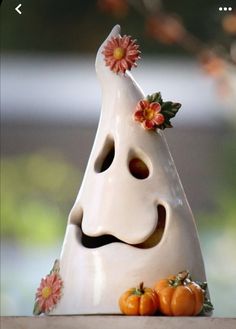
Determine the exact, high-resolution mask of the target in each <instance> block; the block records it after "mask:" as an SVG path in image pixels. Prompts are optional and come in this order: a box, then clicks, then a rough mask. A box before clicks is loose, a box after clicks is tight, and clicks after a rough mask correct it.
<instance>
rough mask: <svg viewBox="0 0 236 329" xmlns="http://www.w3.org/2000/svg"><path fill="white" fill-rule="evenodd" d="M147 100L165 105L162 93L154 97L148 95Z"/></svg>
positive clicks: (155, 94) (153, 95)
mask: <svg viewBox="0 0 236 329" xmlns="http://www.w3.org/2000/svg"><path fill="white" fill-rule="evenodd" d="M146 100H147V101H148V102H149V103H154V102H156V103H160V104H161V105H162V103H163V100H162V97H161V93H160V92H158V93H154V94H152V95H147V97H146Z"/></svg>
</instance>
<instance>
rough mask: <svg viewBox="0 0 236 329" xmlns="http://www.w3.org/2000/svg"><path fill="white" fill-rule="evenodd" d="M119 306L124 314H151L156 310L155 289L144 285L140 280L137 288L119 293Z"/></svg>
mask: <svg viewBox="0 0 236 329" xmlns="http://www.w3.org/2000/svg"><path fill="white" fill-rule="evenodd" d="M119 306H120V310H121V312H122V313H124V314H126V315H152V314H154V313H156V311H157V310H158V307H159V301H158V296H157V294H156V293H155V291H154V290H153V289H151V288H146V287H144V286H143V282H142V283H140V286H139V287H138V288H131V289H129V290H127V291H126V292H124V293H123V294H122V295H121V297H120V299H119Z"/></svg>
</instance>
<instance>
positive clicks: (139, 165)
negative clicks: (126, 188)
mask: <svg viewBox="0 0 236 329" xmlns="http://www.w3.org/2000/svg"><path fill="white" fill-rule="evenodd" d="M129 171H130V173H131V174H132V175H133V176H134V177H135V178H137V179H145V178H147V177H148V176H149V169H148V166H147V165H146V163H145V162H144V161H143V160H141V159H140V158H138V157H136V158H133V159H131V160H130V162H129Z"/></svg>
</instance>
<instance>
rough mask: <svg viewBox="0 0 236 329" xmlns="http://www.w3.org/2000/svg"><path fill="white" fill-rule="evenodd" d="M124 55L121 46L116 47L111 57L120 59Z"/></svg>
mask: <svg viewBox="0 0 236 329" xmlns="http://www.w3.org/2000/svg"><path fill="white" fill-rule="evenodd" d="M124 56H125V49H124V48H121V47H117V48H115V49H114V51H113V57H114V58H115V59H117V60H120V59H122V58H123V57H124Z"/></svg>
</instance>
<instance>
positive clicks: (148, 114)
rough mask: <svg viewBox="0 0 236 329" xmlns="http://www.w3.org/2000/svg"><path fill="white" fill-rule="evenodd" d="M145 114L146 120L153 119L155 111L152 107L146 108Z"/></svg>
mask: <svg viewBox="0 0 236 329" xmlns="http://www.w3.org/2000/svg"><path fill="white" fill-rule="evenodd" d="M143 114H144V118H145V119H146V120H152V119H153V117H154V111H153V110H152V109H150V108H148V109H145V110H144V113H143Z"/></svg>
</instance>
